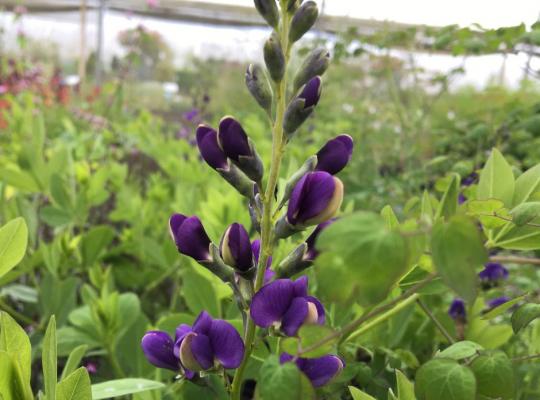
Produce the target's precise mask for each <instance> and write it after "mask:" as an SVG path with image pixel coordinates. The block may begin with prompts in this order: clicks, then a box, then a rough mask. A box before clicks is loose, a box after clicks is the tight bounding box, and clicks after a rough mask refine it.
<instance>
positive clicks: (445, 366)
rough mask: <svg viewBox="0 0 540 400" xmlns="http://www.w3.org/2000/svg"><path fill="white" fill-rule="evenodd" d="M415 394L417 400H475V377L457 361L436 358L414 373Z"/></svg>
mask: <svg viewBox="0 0 540 400" xmlns="http://www.w3.org/2000/svg"><path fill="white" fill-rule="evenodd" d="M415 394H416V397H417V398H418V400H475V398H476V397H475V396H476V379H475V377H474V374H473V372H472V371H471V370H470V369H469V368H467V367H465V366H463V365H460V364H459V363H458V362H457V361H455V360H449V359H444V358H436V359H433V360H431V361H428V362H427V363H426V364H424V365H422V366H421V367H420V369H419V370H418V372H417V373H416V383H415Z"/></svg>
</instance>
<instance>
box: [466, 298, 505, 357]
mask: <svg viewBox="0 0 540 400" xmlns="http://www.w3.org/2000/svg"><path fill="white" fill-rule="evenodd" d="M484 304H485V303H484V299H482V298H478V299H477V300H476V302H475V303H474V304H473V306H472V307H471V310H470V312H469V315H470V317H469V324H468V326H467V330H466V332H465V337H466V338H467V340H470V341H472V342H475V343H478V344H479V345H481V346H482V347H484V349H495V348H497V347H500V346H502V345H503V344H505V343H506V342H507V341H508V340H509V339H510V338H511V337H512V328H511V327H510V325H508V324H493V323H490V322H488V321H485V320H484V319H482V310H483V309H484V307H485V305H484Z"/></svg>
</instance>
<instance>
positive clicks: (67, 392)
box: [47, 367, 92, 400]
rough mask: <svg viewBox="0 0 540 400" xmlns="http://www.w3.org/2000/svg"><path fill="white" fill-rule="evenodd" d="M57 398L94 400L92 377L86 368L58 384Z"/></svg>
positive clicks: (80, 369)
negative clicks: (91, 384)
mask: <svg viewBox="0 0 540 400" xmlns="http://www.w3.org/2000/svg"><path fill="white" fill-rule="evenodd" d="M56 396H57V398H58V400H92V389H91V386H90V376H88V371H87V370H86V368H84V367H81V368H79V369H77V370H75V371H74V372H72V373H71V374H70V375H68V377H67V378H65V379H62V381H60V383H59V384H58V388H57V390H56ZM47 399H49V398H48V397H47Z"/></svg>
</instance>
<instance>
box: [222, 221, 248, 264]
mask: <svg viewBox="0 0 540 400" xmlns="http://www.w3.org/2000/svg"><path fill="white" fill-rule="evenodd" d="M219 250H220V253H221V258H223V261H225V263H226V264H228V265H230V266H231V267H233V268H236V269H238V270H240V271H244V272H245V271H247V270H249V269H251V268H253V251H252V250H251V242H250V241H249V234H248V233H247V231H246V229H245V228H244V227H243V226H242V225H241V224H238V223H234V224H232V225H231V226H229V227H228V228H227V230H226V231H225V233H224V234H223V238H222V239H221V244H220V246H219Z"/></svg>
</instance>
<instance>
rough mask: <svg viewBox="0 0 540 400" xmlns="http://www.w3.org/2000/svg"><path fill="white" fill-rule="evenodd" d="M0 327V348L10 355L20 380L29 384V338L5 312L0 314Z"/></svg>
mask: <svg viewBox="0 0 540 400" xmlns="http://www.w3.org/2000/svg"><path fill="white" fill-rule="evenodd" d="M0 327H1V329H2V330H1V332H0V350H1V351H5V352H6V353H8V354H9V355H10V356H11V357H12V359H13V361H14V364H15V368H18V369H19V370H20V372H21V379H22V381H23V382H24V384H28V385H29V384H30V373H31V369H30V368H31V360H32V358H31V347H30V339H28V336H27V335H26V332H25V331H24V329H23V328H21V327H20V326H19V325H18V324H17V322H15V320H14V319H13V318H11V316H10V315H9V314H8V313H6V312H2V313H1V314H0ZM0 375H2V374H0Z"/></svg>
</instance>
